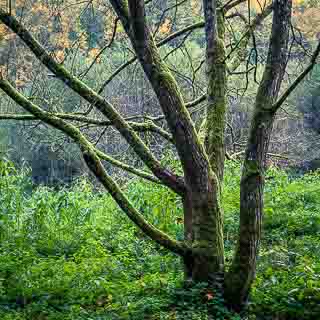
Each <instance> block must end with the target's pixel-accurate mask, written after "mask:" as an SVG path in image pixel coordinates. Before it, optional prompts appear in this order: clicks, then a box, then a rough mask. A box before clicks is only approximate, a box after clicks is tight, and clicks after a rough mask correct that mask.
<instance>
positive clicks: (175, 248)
mask: <svg viewBox="0 0 320 320" xmlns="http://www.w3.org/2000/svg"><path fill="white" fill-rule="evenodd" d="M0 89H2V90H3V91H4V92H5V93H6V94H7V95H8V96H9V97H11V98H12V99H13V100H14V101H15V102H16V103H17V104H18V105H20V106H21V107H22V108H23V109H25V110H26V111H28V112H30V113H31V114H32V115H33V116H35V117H36V118H37V119H39V120H41V121H43V122H45V123H47V124H48V125H51V126H52V127H54V128H56V129H59V130H60V131H62V132H64V133H65V134H66V135H67V136H69V137H70V138H72V139H73V141H74V142H75V143H77V144H78V145H79V147H80V149H81V151H82V153H83V157H84V160H85V162H86V163H87V165H88V167H89V169H90V170H91V171H92V172H93V173H94V175H95V176H96V178H97V179H98V180H99V181H100V182H101V183H102V184H103V186H104V187H105V188H106V190H107V191H108V192H109V193H110V194H111V196H112V197H113V199H114V200H115V201H116V202H117V204H118V205H119V207H120V208H121V209H122V210H123V211H124V212H125V214H126V215H127V216H128V217H129V218H130V219H131V220H132V221H133V222H134V223H135V224H136V225H137V226H138V227H139V228H140V229H141V230H142V231H143V232H144V233H145V234H146V235H147V236H149V237H150V238H151V239H152V240H154V241H156V242H157V243H159V244H160V245H162V246H164V247H165V248H167V249H168V250H170V251H172V252H174V253H176V254H179V255H182V256H183V255H186V254H188V253H189V251H190V248H189V247H188V246H187V245H186V244H185V243H183V242H179V241H176V240H175V239H173V238H171V237H170V236H168V235H167V234H165V233H164V232H162V231H161V230H159V229H157V228H156V227H155V226H153V225H152V224H150V223H149V222H148V221H146V219H145V218H144V217H143V215H142V214H141V213H139V212H138V211H137V210H136V209H135V208H134V206H133V205H132V204H131V202H130V201H129V200H128V199H127V197H126V196H125V195H124V193H123V192H122V190H121V189H120V187H119V186H118V184H117V183H116V182H115V181H114V180H113V179H112V178H111V177H110V176H109V175H108V174H107V172H106V170H105V169H104V167H103V165H102V164H101V161H100V159H99V154H98V153H99V152H96V149H95V148H94V147H93V145H92V144H91V143H90V142H89V141H88V140H87V139H86V137H85V136H84V135H83V134H82V133H81V132H80V130H78V129H77V128H76V127H75V126H73V125H72V124H70V123H68V122H66V121H64V120H63V119H60V118H58V117H56V116H54V115H52V114H51V113H49V112H46V111H44V110H42V109H41V108H40V107H38V106H37V105H35V104H33V103H32V102H31V101H29V100H28V99H27V98H26V97H24V96H23V95H22V94H20V93H19V92H18V91H17V90H16V89H15V88H14V87H13V86H12V85H11V84H10V83H9V82H8V81H6V80H3V79H2V80H1V79H0ZM100 156H101V154H100Z"/></svg>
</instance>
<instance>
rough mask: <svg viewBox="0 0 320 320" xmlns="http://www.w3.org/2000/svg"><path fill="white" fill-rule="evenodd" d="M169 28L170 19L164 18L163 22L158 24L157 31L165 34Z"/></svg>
mask: <svg viewBox="0 0 320 320" xmlns="http://www.w3.org/2000/svg"><path fill="white" fill-rule="evenodd" d="M170 30H171V21H170V19H168V18H166V19H165V20H164V23H163V24H162V25H161V26H160V28H159V32H160V33H162V34H167V33H169V32H170Z"/></svg>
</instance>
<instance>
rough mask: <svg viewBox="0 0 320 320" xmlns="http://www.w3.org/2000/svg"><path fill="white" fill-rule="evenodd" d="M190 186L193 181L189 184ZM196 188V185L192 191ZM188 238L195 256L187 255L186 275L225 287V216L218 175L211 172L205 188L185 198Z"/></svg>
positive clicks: (198, 280) (188, 277)
mask: <svg viewBox="0 0 320 320" xmlns="http://www.w3.org/2000/svg"><path fill="white" fill-rule="evenodd" d="M187 186H189V184H187ZM194 189H196V188H195V186H193V187H192V188H190V189H189V190H194ZM184 219H185V239H186V240H187V241H191V242H192V248H193V250H192V255H191V256H187V257H185V258H184V263H185V276H186V279H187V280H192V281H194V282H207V283H209V284H210V285H211V286H213V287H215V288H217V289H218V290H220V291H221V290H222V288H223V273H224V245H223V220H222V219H223V217H222V209H221V205H220V187H219V181H218V179H217V176H216V175H215V174H214V173H213V172H211V173H210V174H209V177H208V180H207V184H206V187H205V188H202V189H199V190H198V192H194V191H193V192H190V193H188V198H187V199H185V201H184Z"/></svg>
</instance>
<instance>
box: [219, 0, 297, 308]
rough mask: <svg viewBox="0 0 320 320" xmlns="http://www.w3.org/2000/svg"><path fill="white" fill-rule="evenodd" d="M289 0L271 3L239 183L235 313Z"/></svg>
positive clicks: (252, 247) (245, 284) (230, 297)
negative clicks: (268, 33) (266, 44)
mask: <svg viewBox="0 0 320 320" xmlns="http://www.w3.org/2000/svg"><path fill="white" fill-rule="evenodd" d="M291 9H292V1H291V0H275V1H274V2H273V22H272V30H271V36H270V45H269V51H268V57H267V62H266V66H265V70H264V74H263V77H262V81H261V83H260V86H259V89H258V92H257V96H256V102H255V108H254V115H253V119H252V123H251V129H250V133H249V139H248V143H247V147H246V153H245V159H244V164H243V170H242V178H241V184H240V229H239V237H238V243H237V248H236V252H235V256H234V260H233V262H232V265H231V267H230V270H229V272H228V274H227V276H226V286H225V297H226V299H227V302H228V304H229V305H230V306H231V307H232V308H233V309H235V310H241V308H242V307H243V306H244V305H245V304H246V302H247V299H248V295H249V291H250V288H251V285H252V282H253V280H254V276H255V271H256V261H257V255H258V249H259V243H260V238H261V224H262V215H263V190H264V179H265V160H266V153H267V150H268V146H269V140H270V135H271V131H272V126H273V122H274V117H275V111H276V110H275V109H274V107H273V106H274V103H275V102H276V99H277V96H278V94H279V90H280V87H281V83H282V80H283V76H284V73H285V68H286V64H287V59H288V42H289V30H290V26H291Z"/></svg>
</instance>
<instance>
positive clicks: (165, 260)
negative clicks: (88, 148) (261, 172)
mask: <svg viewBox="0 0 320 320" xmlns="http://www.w3.org/2000/svg"><path fill="white" fill-rule="evenodd" d="M319 181H320V175H319V173H313V174H309V175H305V176H303V177H301V178H299V179H295V180H290V179H289V178H288V176H287V175H286V173H285V172H283V171H281V170H278V169H276V168H271V169H270V170H269V171H268V174H267V179H266V197H265V207H266V209H265V217H264V227H263V240H262V244H261V254H260V257H259V261H258V271H257V280H256V282H255V285H254V287H253V290H252V294H251V299H250V304H249V309H248V313H249V318H250V319H275V316H277V317H278V319H299V320H300V319H301V320H303V319H305V320H308V319H317V317H319V315H320V308H319V306H320V258H319V257H320V212H319V211H320V209H319V208H320V192H319V191H320V190H319V189H320V183H319ZM239 182H240V165H239V164H237V163H227V166H226V177H225V183H224V193H223V203H224V209H225V226H224V229H225V248H226V262H227V264H229V263H230V261H231V259H232V250H233V248H234V244H235V240H236V238H237V230H238V222H239V221H238V220H239ZM0 190H1V192H0V319H3V320H13V319H16V320H19V319H21V320H27V319H28V320H29V319H35V320H37V319H45V320H46V319H50V320H51V319H55V320H60V319H61V320H62V319H66V320H68V319H77V320H78V319H79V320H80V319H88V320H90V319H92V320H98V319H99V320H100V319H101V320H102V319H103V320H104V319H106V320H107V319H108V320H109V319H110V320H111V319H154V320H155V319H207V316H206V314H207V310H208V309H210V310H211V311H210V312H211V313H212V314H215V315H216V316H215V318H216V319H218V320H219V319H221V320H222V319H223V320H237V319H238V320H239V319H240V318H239V317H238V316H236V315H232V314H230V313H229V312H228V311H227V310H226V309H225V308H224V307H223V303H222V301H220V299H219V298H218V297H215V296H214V293H212V292H208V291H206V290H205V289H204V288H203V286H201V285H199V286H198V287H193V288H192V289H186V288H183V286H182V280H183V279H182V277H183V273H182V270H183V269H182V265H181V263H180V260H179V259H178V258H177V257H176V256H175V255H173V254H170V253H169V252H168V251H167V250H165V249H163V248H161V247H159V246H158V245H157V244H154V243H152V242H151V241H150V240H149V239H148V238H146V237H145V236H144V235H143V234H142V233H141V232H140V231H139V230H137V229H136V227H134V226H133V224H132V223H131V222H130V220H129V219H128V218H127V217H126V216H125V214H124V213H123V212H121V211H120V210H119V208H118V207H117V205H116V204H115V203H114V201H113V200H112V198H111V197H110V196H109V195H108V194H107V193H104V192H97V191H96V190H94V189H93V187H92V185H91V184H90V183H89V182H87V181H86V180H85V179H79V180H78V181H77V182H76V183H75V184H74V186H72V187H71V188H69V189H66V188H65V189H63V188H62V189H60V190H59V191H57V190H56V191H54V190H52V189H49V188H46V187H37V188H34V187H33V186H32V185H31V182H30V180H29V178H28V172H27V171H19V172H17V171H16V170H15V168H14V167H13V166H12V164H10V162H4V161H2V162H0ZM124 190H125V192H126V194H127V195H128V197H129V198H130V200H131V201H132V202H133V203H134V204H135V206H136V207H137V208H138V209H139V210H140V212H141V213H143V214H144V215H145V217H146V218H147V219H148V220H149V221H151V222H152V223H154V224H155V225H157V226H158V227H159V228H161V229H162V230H165V231H166V232H168V233H170V234H171V235H172V236H174V237H176V238H177V239H182V237H183V217H182V208H181V202H180V200H179V198H177V197H176V196H175V195H174V194H173V193H172V192H170V191H168V189H166V188H163V187H161V186H159V185H155V184H152V183H148V182H145V181H141V180H131V181H129V182H128V183H127V184H126V185H125V186H124ZM281 317H282V318H281ZM244 319H245V318H244Z"/></svg>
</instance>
